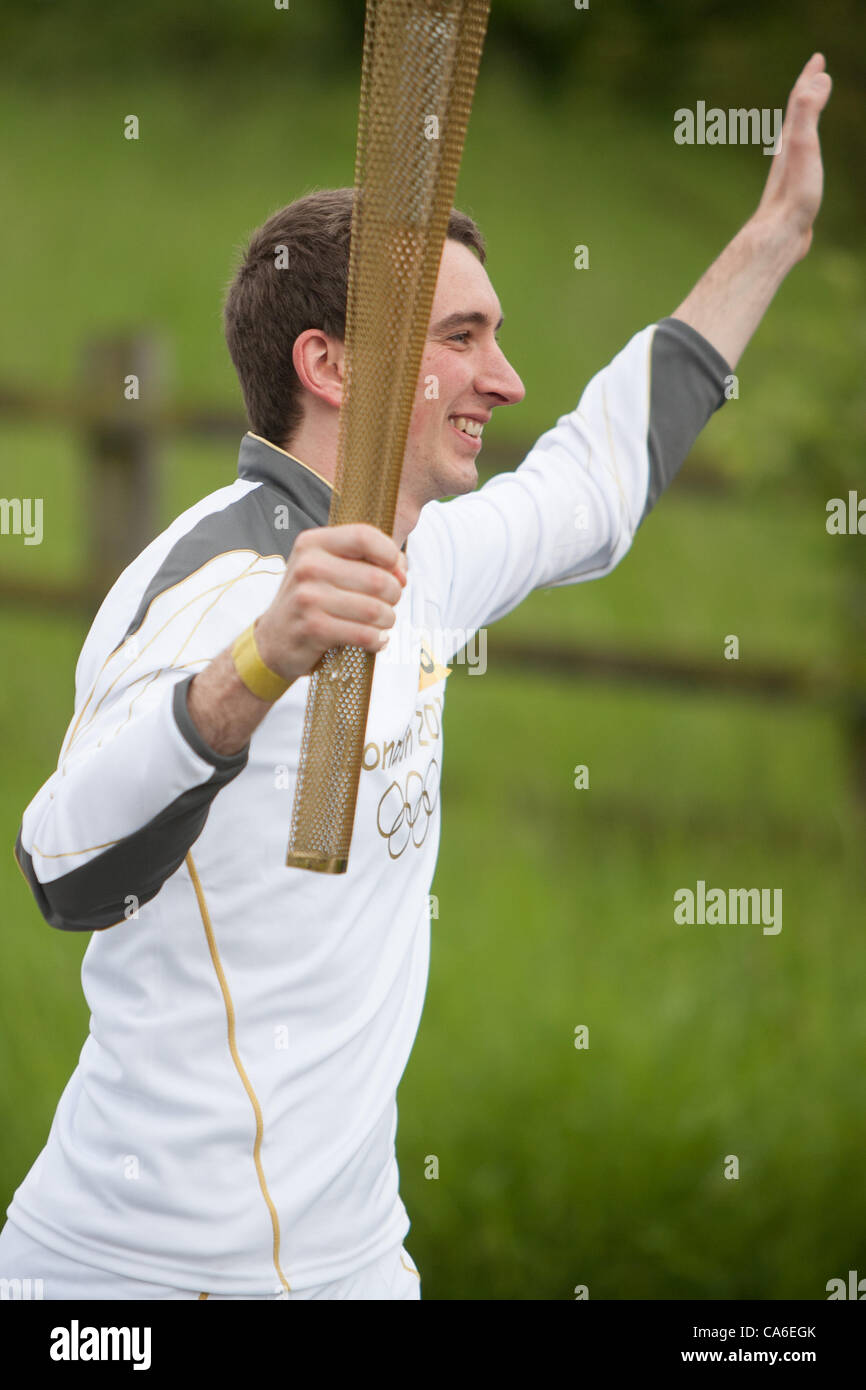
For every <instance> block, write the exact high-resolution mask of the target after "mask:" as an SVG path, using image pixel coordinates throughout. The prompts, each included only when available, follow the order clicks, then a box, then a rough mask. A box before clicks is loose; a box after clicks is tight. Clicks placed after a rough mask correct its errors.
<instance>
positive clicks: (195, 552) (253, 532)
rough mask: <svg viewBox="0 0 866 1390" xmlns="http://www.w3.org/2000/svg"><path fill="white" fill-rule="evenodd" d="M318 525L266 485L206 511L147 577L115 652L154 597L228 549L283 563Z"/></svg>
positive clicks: (298, 507) (139, 623) (261, 485)
mask: <svg viewBox="0 0 866 1390" xmlns="http://www.w3.org/2000/svg"><path fill="white" fill-rule="evenodd" d="M278 509H280V510H278ZM278 517H279V520H280V525H279V526H277V524H276V523H277V518H278ZM318 525H321V523H320V522H317V521H314V520H313V518H312V517H310V516H309V515H308V514H307V513H306V512H305V511H304V510H303V509H302V508H301V507H300V506H299V505H298V503H297V502H294V501H292V500H291V499H290V498H288V497H287V496H285V495H284V494H282V493H280V492H277V491H276V490H275V489H274V488H271V487H270V486H268V485H267V484H266V483H260V484H259V486H258V487H254V488H251V489H250V491H249V492H247V493H245V494H244V496H243V497H240V498H238V500H237V502H232V503H231V504H230V505H229V506H228V507H223V508H222V509H221V510H220V511H216V512H209V513H208V515H207V516H203V517H202V518H201V520H200V521H198V522H196V524H195V526H193V528H192V530H191V531H188V532H187V533H186V535H185V536H181V538H180V540H179V541H176V542H175V544H174V545H173V546H172V548H171V550H170V551H169V552H168V554H167V555H166V557H165V559H164V560H163V562H162V564H161V565H160V566H159V568H158V569H157V571H156V573H155V574H154V575H153V576H152V577H151V579H150V582H149V583H148V585H147V588H146V589H145V590H144V592H143V594H142V596H141V600H140V602H139V605H138V608H137V609H136V611H135V614H134V616H133V618H132V620H131V622H130V624H129V626H128V628H127V629H126V632H125V633H124V634H123V637H122V638H121V639H120V641H119V642H118V644H117V645H118V647H122V646H123V643H124V642H126V641H128V639H129V638H130V637H131V636H132V634H133V633H134V632H137V631H138V629H139V628H140V627H141V624H142V623H143V622H144V619H145V616H146V614H147V610H148V609H149V607H150V605H151V604H152V603H153V601H154V599H155V598H157V597H158V595H159V594H161V593H164V592H165V590H166V589H170V588H172V587H173V585H175V584H180V583H181V581H182V580H184V579H186V578H188V576H189V575H191V574H194V573H195V571H196V570H198V569H201V567H202V566H203V565H206V564H207V563H208V562H209V561H210V560H213V559H215V558H216V556H217V555H224V554H225V553H226V552H227V551H230V550H253V551H255V552H256V553H257V554H259V555H282V556H283V559H288V557H289V553H290V551H291V549H292V546H293V545H294V543H295V541H296V539H297V537H298V534H299V533H300V532H301V531H304V530H306V529H307V528H308V527H310V526H318ZM115 650H116V648H115Z"/></svg>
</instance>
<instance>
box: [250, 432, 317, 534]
mask: <svg viewBox="0 0 866 1390" xmlns="http://www.w3.org/2000/svg"><path fill="white" fill-rule="evenodd" d="M238 477H239V478H248V479H252V480H254V481H255V482H260V483H267V484H268V486H269V487H272V488H273V489H274V491H275V492H278V493H279V494H280V495H281V496H282V497H285V498H286V500H287V501H289V502H294V503H295V504H296V506H299V507H300V508H301V510H302V511H304V512H306V514H307V516H308V517H310V519H311V520H312V521H313V522H314V523H315V525H316V526H327V524H328V514H329V512H330V509H331V496H332V493H333V486H332V484H331V483H329V482H328V480H327V478H323V477H322V475H321V474H320V473H317V472H316V470H315V469H314V468H310V466H309V465H308V464H306V463H302V462H301V460H300V459H297V458H295V456H294V454H289V453H287V452H286V450H285V449H281V448H280V447H279V446H278V445H277V444H271V443H270V441H269V440H267V439H263V438H262V437H261V435H258V434H253V432H252V431H251V430H248V431H247V433H246V434H245V435H244V437H243V439H242V440H241V447H240V453H239V454H238Z"/></svg>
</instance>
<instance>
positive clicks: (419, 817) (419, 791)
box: [376, 758, 439, 859]
mask: <svg viewBox="0 0 866 1390" xmlns="http://www.w3.org/2000/svg"><path fill="white" fill-rule="evenodd" d="M438 796H439V764H438V762H437V761H436V759H435V758H431V760H430V762H429V763H428V764H427V771H426V772H425V773H424V776H423V777H422V776H421V774H420V772H416V771H414V769H413V770H412V771H411V772H408V773H407V774H406V785H405V787H401V785H400V783H399V782H392V783H391V785H390V787H389V788H388V790H387V791H386V792H385V793H384V794H383V796H382V799H381V800H380V802H379V809H378V811H377V813H376V828H377V829H378V831H379V834H380V835H381V836H382V839H383V840H387V842H388V853H389V855H390V856H391V858H392V859H399V858H400V855H401V854H402V853H403V851H404V849H405V848H406V846H407V845H408V844H409V842H410V840H411V842H412V844H413V845H414V846H415V848H416V849H420V847H421V845H423V843H424V840H425V839H426V837H427V830H428V828H429V825H430V818H431V816H432V814H433V811H434V809H435V806H436V801H437V798H438Z"/></svg>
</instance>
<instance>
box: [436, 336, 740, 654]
mask: <svg viewBox="0 0 866 1390" xmlns="http://www.w3.org/2000/svg"><path fill="white" fill-rule="evenodd" d="M729 371H730V368H729V367H728V364H727V363H726V362H725V360H724V358H723V357H721V356H720V354H719V353H718V352H717V351H716V349H715V348H714V347H713V346H712V345H711V344H710V343H709V342H708V341H707V340H706V339H705V338H704V337H703V336H702V335H701V334H699V333H697V332H696V331H695V330H694V329H693V328H691V327H690V326H689V325H687V324H685V323H683V322H681V321H680V320H679V319H673V318H669V319H663V320H662V321H661V322H660V323H658V324H653V325H651V326H650V327H649V328H645V329H642V330H641V331H640V332H639V333H637V334H635V336H634V337H633V338H632V339H631V340H630V342H629V343H627V344H626V346H625V347H624V348H623V349H622V351H621V352H620V353H618V355H617V356H616V357H615V358H614V359H613V361H612V362H610V363H609V365H608V366H607V367H605V368H604V369H603V370H602V371H600V372H598V373H597V374H596V375H595V376H594V377H593V378H592V380H591V381H590V382H589V384H588V385H587V387H586V389H585V390H584V392H583V395H582V396H581V398H580V401H579V403H578V405H577V407H576V408H575V409H574V410H572V411H571V412H569V413H568V414H566V415H563V416H561V417H560V419H559V420H557V422H556V424H555V425H554V426H553V428H552V429H550V430H548V431H547V432H546V433H545V434H543V435H542V436H541V438H540V439H539V440H538V441H537V443H536V444H535V445H534V446H533V448H532V449H531V450H530V452H529V454H528V455H527V456H526V458H525V459H524V461H523V462H522V463H521V464H520V466H519V467H518V468H516V469H515V470H514V471H513V472H510V473H500V474H497V475H496V476H495V477H493V478H491V479H489V481H488V482H487V483H485V484H484V486H483V487H481V488H479V489H478V491H477V492H473V493H470V494H467V495H465V496H463V497H457V498H454V499H452V500H451V501H448V502H429V503H428V504H427V505H426V506H425V507H424V508H423V509H422V512H421V515H420V518H419V521H418V525H417V527H416V529H415V531H414V532H413V533H412V536H410V539H409V556H410V563H411V562H412V560H413V559H414V557H415V551H416V550H417V552H418V559H419V560H420V562H421V564H422V565H423V566H424V568H425V580H426V585H427V589H428V592H429V593H431V594H432V595H433V597H434V599H435V606H436V608H437V609H438V613H439V615H440V616H441V621H442V629H443V630H442V632H441V633H440V634H439V635H438V642H437V645H438V649H439V651H438V654H439V658H440V660H444V661H447V660H449V658H450V657H451V656H453V654H454V653H455V652H456V651H458V650H459V649H460V648H461V647H462V646H463V645H464V643H465V642H466V641H467V640H468V639H469V636H470V635H471V634H472V633H473V632H474V631H476V630H477V629H478V628H480V627H482V626H484V625H485V624H487V623H493V622H496V621H497V619H499V618H501V617H503V616H504V615H505V614H506V613H509V612H511V610H512V609H513V608H515V607H516V606H517V605H518V604H519V603H521V602H522V601H523V599H524V598H525V597H526V596H527V595H528V594H529V593H530V592H531V591H532V590H533V589H538V588H549V587H553V586H556V585H562V584H574V583H577V582H579V581H583V580H587V579H596V578H600V577H601V576H602V575H606V574H609V573H610V571H611V570H612V569H613V568H614V566H615V565H617V564H618V563H619V561H620V560H621V559H622V558H623V556H624V555H625V554H626V552H627V551H628V550H629V548H630V547H631V544H632V541H633V539H634V536H635V533H636V531H637V529H638V527H639V526H640V524H641V522H642V521H643V520H644V518H645V517H646V516H647V514H648V513H649V511H650V510H651V508H652V507H653V506H654V505H655V503H656V502H657V501H658V499H659V497H660V496H661V494H662V492H663V491H664V490H665V488H666V487H668V486H669V484H670V483H671V482H672V481H673V479H674V477H675V476H676V474H677V472H678V471H679V469H680V467H681V465H682V464H683V462H684V461H685V458H686V455H687V454H688V452H689V450H690V449H691V447H692V444H693V443H694V441H695V439H696V437H697V435H698V434H699V433H700V431H701V430H702V429H703V427H704V425H705V424H706V422H707V420H708V419H709V418H710V416H711V415H712V414H713V412H714V411H715V410H717V409H718V407H719V406H720V405H722V404H723V403H724V400H725V394H724V386H725V378H726V376H727V374H728V372H729ZM413 543H414V548H413Z"/></svg>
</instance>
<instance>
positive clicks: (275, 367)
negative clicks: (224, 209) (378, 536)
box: [223, 188, 486, 448]
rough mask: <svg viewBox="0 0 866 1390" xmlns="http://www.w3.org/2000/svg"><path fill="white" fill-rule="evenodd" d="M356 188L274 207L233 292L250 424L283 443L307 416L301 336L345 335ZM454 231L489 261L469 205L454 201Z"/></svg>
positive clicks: (232, 332)
mask: <svg viewBox="0 0 866 1390" xmlns="http://www.w3.org/2000/svg"><path fill="white" fill-rule="evenodd" d="M354 192H355V190H354V189H353V188H325V189H322V190H321V191H319V192H317V193H308V194H307V196H306V197H304V198H298V199H297V200H296V201H295V202H294V203H289V205H288V207H284V208H280V210H279V212H275V213H273V214H272V216H270V217H269V218H268V220H267V222H265V223H264V224H263V225H262V226H261V227H259V229H258V230H257V231H255V232H253V235H252V237H251V238H250V243H249V246H248V247H247V250H246V252H245V254H244V257H243V260H242V262H241V264H240V266H239V267H238V270H237V272H236V274H235V277H234V279H233V280H232V283H231V285H230V286H229V289H228V293H227V295H226V300H225V306H224V310H223V319H224V323H225V334H226V342H227V344H228V349H229V353H230V354H231V359H232V361H233V362H234V364H235V370H236V371H237V374H238V378H239V379H240V383H241V390H242V391H243V394H244V403H245V404H246V408H247V417H248V419H249V423H250V428H251V429H252V430H253V432H254V433H255V434H260V435H261V436H262V438H263V439H269V440H270V441H271V443H273V444H279V445H280V446H281V447H283V448H286V447H287V445H288V443H289V441H290V440H291V438H292V435H293V434H294V433H295V431H296V429H297V428H298V427H299V425H300V424H301V421H302V419H303V405H302V402H301V384H300V382H299V381H298V377H297V374H296V372H295V368H294V365H293V363H292V348H293V347H294V344H295V339H296V338H297V337H298V335H299V334H300V333H303V332H304V330H305V329H306V328H319V329H321V330H322V332H323V333H327V334H328V335H329V336H331V337H335V338H339V339H340V340H341V341H342V340H343V339H344V337H345V333H346V293H347V286H348V279H349V236H350V233H351V225H352V204H353V200H354ZM447 235H448V237H449V238H450V239H451V240H452V241H459V242H461V243H462V245H464V246H468V247H469V248H470V249H472V250H474V251H476V252H477V253H478V257H479V259H480V261H481V264H482V265H483V264H484V261H485V258H486V250H485V245H484V238H483V236H482V235H481V232H480V230H479V228H478V227H477V225H476V224H475V222H473V220H472V218H471V217H469V216H468V215H467V214H466V213H464V212H458V210H457V209H456V208H452V210H451V215H450V217H449V220H448V232H447ZM278 247H285V248H286V249H285V252H281V253H278V251H277V248H278ZM278 254H279V256H281V257H282V259H283V260H284V261H285V262H286V263H287V268H286V269H280V268H279V261H278Z"/></svg>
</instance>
